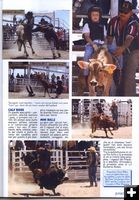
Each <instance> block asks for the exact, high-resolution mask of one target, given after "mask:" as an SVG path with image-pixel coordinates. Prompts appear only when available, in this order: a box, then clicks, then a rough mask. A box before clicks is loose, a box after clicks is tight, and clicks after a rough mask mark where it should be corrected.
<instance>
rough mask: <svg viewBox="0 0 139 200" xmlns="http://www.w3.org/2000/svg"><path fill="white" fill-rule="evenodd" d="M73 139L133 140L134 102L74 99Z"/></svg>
mask: <svg viewBox="0 0 139 200" xmlns="http://www.w3.org/2000/svg"><path fill="white" fill-rule="evenodd" d="M72 138H80V139H89V138H92V139H96V138H99V139H132V100H131V99H120V98H118V99H111V98H107V99H72Z"/></svg>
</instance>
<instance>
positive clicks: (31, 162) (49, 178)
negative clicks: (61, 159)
mask: <svg viewBox="0 0 139 200" xmlns="http://www.w3.org/2000/svg"><path fill="white" fill-rule="evenodd" d="M21 159H22V160H23V161H24V163H25V165H27V166H28V167H29V169H30V170H31V171H32V173H33V178H34V180H35V182H36V183H37V184H38V185H39V186H40V189H42V190H43V188H45V189H48V190H52V191H53V193H54V195H56V194H58V193H56V192H55V188H56V187H57V186H58V185H60V184H62V183H63V182H64V181H66V180H68V178H67V177H66V171H67V170H66V169H65V170H64V169H62V168H59V167H57V165H51V166H50V167H49V169H48V170H47V171H46V172H43V171H42V170H41V168H40V164H39V162H38V161H37V159H35V156H34V152H32V153H27V154H26V155H25V154H24V153H23V155H22V157H21Z"/></svg>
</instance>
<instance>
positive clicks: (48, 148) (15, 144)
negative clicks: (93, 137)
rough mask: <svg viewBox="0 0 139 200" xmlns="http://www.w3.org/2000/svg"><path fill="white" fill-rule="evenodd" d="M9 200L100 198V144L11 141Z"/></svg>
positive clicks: (92, 142)
mask: <svg viewBox="0 0 139 200" xmlns="http://www.w3.org/2000/svg"><path fill="white" fill-rule="evenodd" d="M8 149H9V180H8V182H9V187H8V196H9V197H38V196H40V197H42V196H43V197H50V196H51V197H52V196H60V197H99V196H100V165H101V163H100V142H98V141H89V140H88V141H81V140H80V141H75V140H74V141H71V140H69V141H40V140H39V141H37V140H36V141H34V140H30V141H25V140H24V141H22V140H10V141H9V144H8Z"/></svg>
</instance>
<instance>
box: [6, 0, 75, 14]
mask: <svg viewBox="0 0 139 200" xmlns="http://www.w3.org/2000/svg"><path fill="white" fill-rule="evenodd" d="M71 3H72V1H71V0H12V1H11V3H10V0H3V9H20V10H21V9H23V10H24V9H25V10H26V11H28V10H32V11H37V12H38V11H53V10H63V9H66V10H69V9H70V8H71V6H72V5H71Z"/></svg>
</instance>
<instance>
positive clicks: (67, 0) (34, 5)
mask: <svg viewBox="0 0 139 200" xmlns="http://www.w3.org/2000/svg"><path fill="white" fill-rule="evenodd" d="M25 2H26V3H25ZM71 2H72V1H71V0H12V3H9V0H3V9H7V10H8V9H9V10H25V13H26V12H28V11H33V12H36V13H48V12H52V11H56V12H55V17H56V18H60V19H62V20H64V21H65V22H66V24H67V25H68V26H69V10H70V8H71V7H72V5H71Z"/></svg>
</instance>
